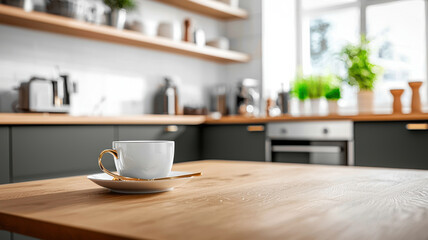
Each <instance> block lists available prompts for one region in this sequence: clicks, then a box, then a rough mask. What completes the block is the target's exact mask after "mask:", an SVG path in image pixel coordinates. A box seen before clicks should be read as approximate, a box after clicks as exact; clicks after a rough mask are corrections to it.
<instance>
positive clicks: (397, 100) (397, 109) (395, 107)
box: [389, 89, 404, 114]
mask: <svg viewBox="0 0 428 240" xmlns="http://www.w3.org/2000/svg"><path fill="white" fill-rule="evenodd" d="M389 91H390V92H391V94H392V97H393V98H394V103H393V104H392V113H393V114H402V113H403V105H402V104H401V95H403V92H404V89H391V90H389Z"/></svg>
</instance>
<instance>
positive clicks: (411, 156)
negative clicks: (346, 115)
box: [354, 122, 428, 169]
mask: <svg viewBox="0 0 428 240" xmlns="http://www.w3.org/2000/svg"><path fill="white" fill-rule="evenodd" d="M425 123H426V122H356V123H355V124H354V131H355V133H354V138H355V165H357V166H369V167H390V168H413V169H428V130H408V129H407V128H408V126H407V125H408V124H423V125H422V126H424V124H425ZM416 126H419V125H416Z"/></svg>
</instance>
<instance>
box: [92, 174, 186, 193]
mask: <svg viewBox="0 0 428 240" xmlns="http://www.w3.org/2000/svg"><path fill="white" fill-rule="evenodd" d="M186 174H190V173H189V172H174V171H173V172H171V173H170V174H169V175H168V177H175V176H181V175H186ZM192 178H193V177H187V178H174V179H167V180H154V181H113V177H112V176H110V175H108V174H106V173H98V174H92V175H89V176H88V179H89V180H91V181H92V182H94V183H96V184H98V185H100V186H101V187H105V188H107V189H110V190H111V191H113V192H117V193H130V194H138V193H158V192H166V191H171V190H173V189H174V187H178V186H181V185H183V184H185V183H187V182H188V181H190V179H192Z"/></svg>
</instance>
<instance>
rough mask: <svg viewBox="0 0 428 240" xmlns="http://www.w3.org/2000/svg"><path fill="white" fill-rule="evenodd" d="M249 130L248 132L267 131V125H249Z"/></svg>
mask: <svg viewBox="0 0 428 240" xmlns="http://www.w3.org/2000/svg"><path fill="white" fill-rule="evenodd" d="M247 131H248V132H264V131H265V126H261V125H252V126H248V127H247Z"/></svg>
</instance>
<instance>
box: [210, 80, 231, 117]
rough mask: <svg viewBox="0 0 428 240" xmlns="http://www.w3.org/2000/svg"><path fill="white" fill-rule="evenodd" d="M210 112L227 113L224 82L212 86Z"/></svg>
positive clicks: (222, 114) (223, 114)
mask: <svg viewBox="0 0 428 240" xmlns="http://www.w3.org/2000/svg"><path fill="white" fill-rule="evenodd" d="M210 110H211V112H213V113H218V114H220V115H221V116H225V115H228V114H229V109H228V107H227V86H226V84H220V85H217V86H216V87H214V89H213V91H212V93H211V107H210Z"/></svg>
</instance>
